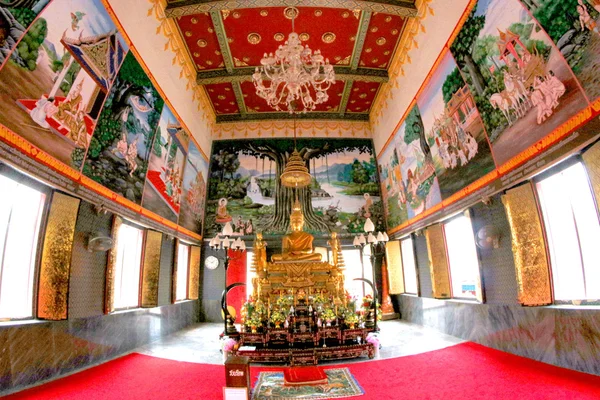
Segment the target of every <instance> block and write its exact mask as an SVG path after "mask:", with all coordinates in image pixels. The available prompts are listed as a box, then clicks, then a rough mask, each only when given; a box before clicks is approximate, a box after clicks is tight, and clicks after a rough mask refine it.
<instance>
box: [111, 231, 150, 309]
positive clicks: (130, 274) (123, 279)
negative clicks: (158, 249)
mask: <svg viewBox="0 0 600 400" xmlns="http://www.w3.org/2000/svg"><path fill="white" fill-rule="evenodd" d="M143 233H144V232H143V231H142V230H141V229H137V228H135V227H133V226H131V225H126V224H123V225H121V227H120V228H119V233H118V240H117V242H118V243H117V265H116V268H115V308H121V309H122V308H131V307H138V306H139V294H140V267H141V264H142V243H143V238H144V235H143Z"/></svg>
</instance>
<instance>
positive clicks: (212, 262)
mask: <svg viewBox="0 0 600 400" xmlns="http://www.w3.org/2000/svg"><path fill="white" fill-rule="evenodd" d="M204 266H205V267H206V268H208V269H217V267H218V266H219V259H218V258H217V257H215V256H208V257H206V259H205V260H204Z"/></svg>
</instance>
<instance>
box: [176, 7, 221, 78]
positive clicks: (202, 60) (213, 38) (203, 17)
mask: <svg viewBox="0 0 600 400" xmlns="http://www.w3.org/2000/svg"><path fill="white" fill-rule="evenodd" d="M177 24H178V25H179V30H180V31H181V35H182V36H183V39H184V40H185V43H186V45H187V47H188V50H189V52H190V56H191V57H192V60H194V64H196V69H197V70H198V71H205V70H211V69H221V68H225V65H224V63H223V56H222V55H221V49H220V47H219V41H218V40H217V34H216V33H215V29H214V26H213V23H212V20H211V18H210V15H209V14H207V13H204V14H195V15H188V16H185V17H180V18H177Z"/></svg>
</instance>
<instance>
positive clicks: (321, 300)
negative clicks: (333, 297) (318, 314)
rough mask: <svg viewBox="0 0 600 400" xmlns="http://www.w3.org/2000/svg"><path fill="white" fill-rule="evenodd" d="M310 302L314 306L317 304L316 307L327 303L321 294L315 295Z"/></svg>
mask: <svg viewBox="0 0 600 400" xmlns="http://www.w3.org/2000/svg"><path fill="white" fill-rule="evenodd" d="M311 300H312V302H313V303H314V304H317V305H319V304H325V302H326V301H327V300H325V297H323V295H322V294H321V293H317V294H315V295H313V296H312V297H311Z"/></svg>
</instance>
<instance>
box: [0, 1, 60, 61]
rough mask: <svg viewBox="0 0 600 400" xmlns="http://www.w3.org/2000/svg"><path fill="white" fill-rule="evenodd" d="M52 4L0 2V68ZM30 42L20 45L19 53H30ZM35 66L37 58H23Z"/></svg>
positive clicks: (41, 2)
mask: <svg viewBox="0 0 600 400" xmlns="http://www.w3.org/2000/svg"><path fill="white" fill-rule="evenodd" d="M48 3H50V0H1V1H0V66H1V65H2V64H4V62H5V61H6V60H7V59H8V57H9V56H10V52H11V51H12V50H13V49H14V48H15V46H16V45H17V42H18V41H19V39H21V37H23V35H24V34H25V30H27V28H29V25H31V23H32V22H33V20H34V19H35V17H37V15H38V14H39V13H40V12H41V11H42V10H43V9H44V7H46V6H47V5H48ZM29 44H30V43H29V42H23V43H22V44H21V45H20V50H19V52H21V53H23V54H24V55H25V53H29V49H28V46H29ZM22 59H23V60H25V59H27V61H28V62H29V61H30V62H32V63H34V64H35V61H36V60H35V58H32V57H27V56H25V57H22Z"/></svg>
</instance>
